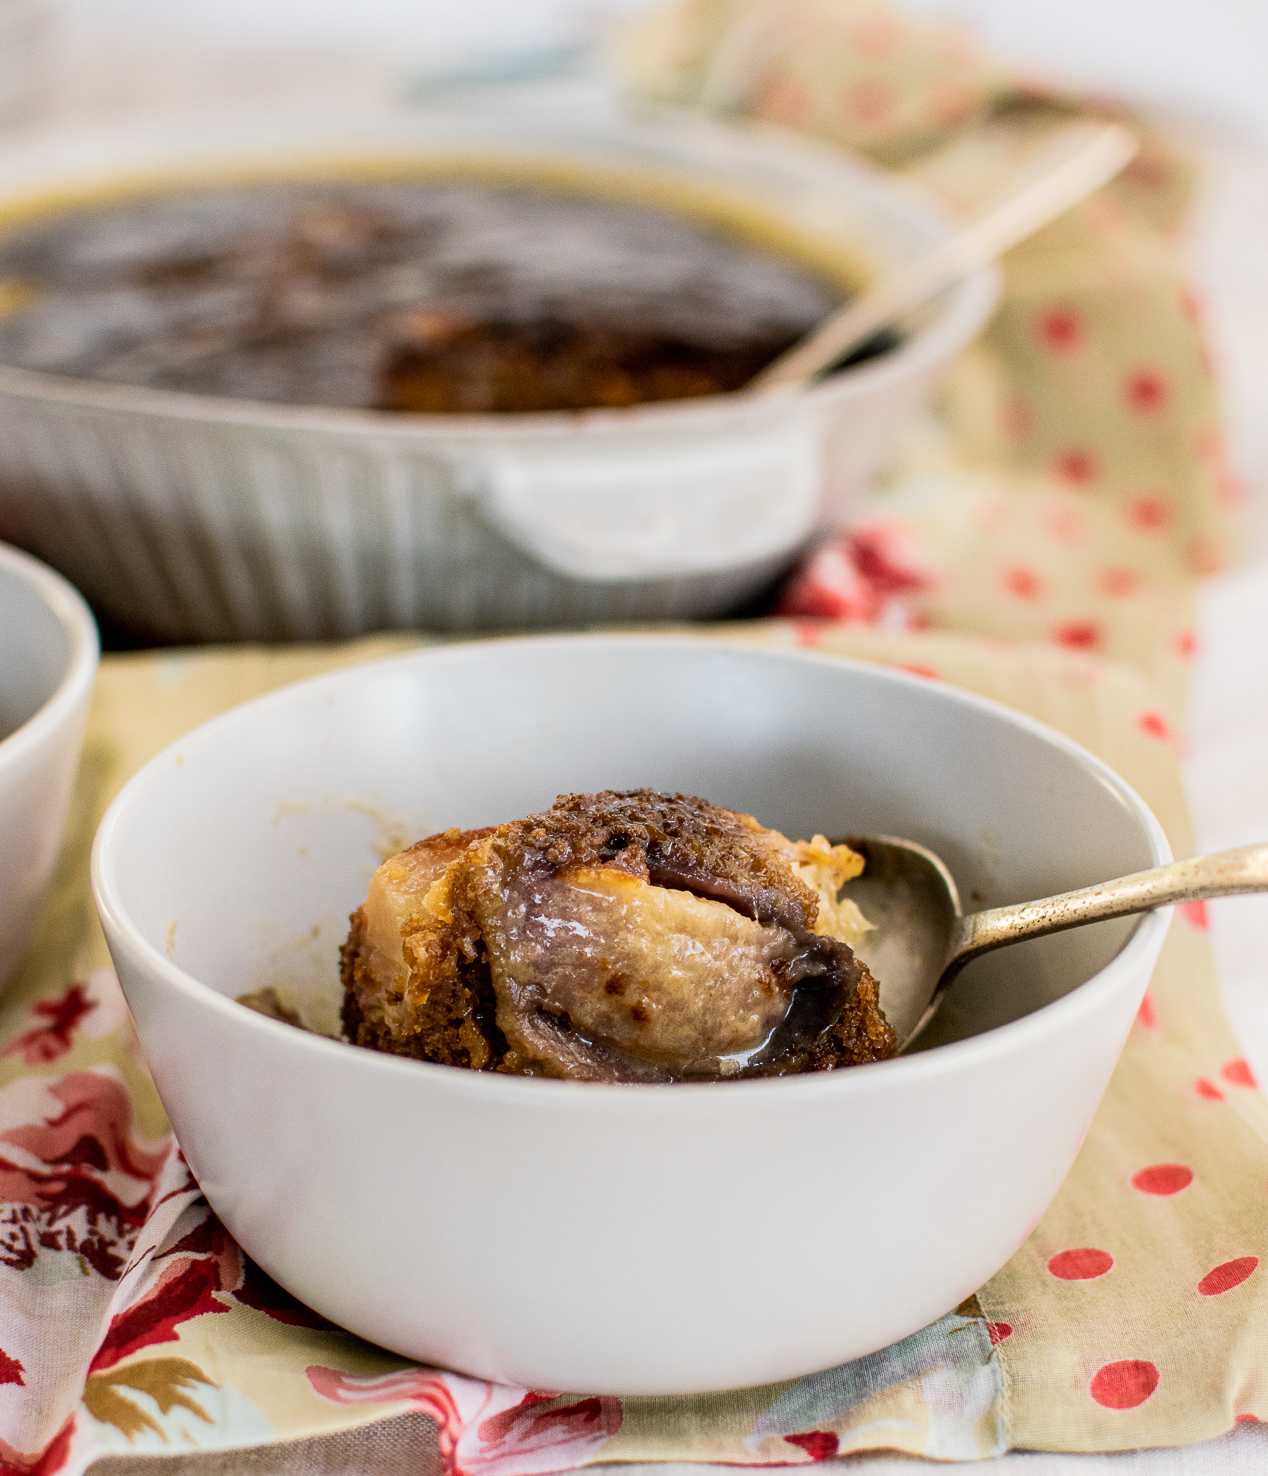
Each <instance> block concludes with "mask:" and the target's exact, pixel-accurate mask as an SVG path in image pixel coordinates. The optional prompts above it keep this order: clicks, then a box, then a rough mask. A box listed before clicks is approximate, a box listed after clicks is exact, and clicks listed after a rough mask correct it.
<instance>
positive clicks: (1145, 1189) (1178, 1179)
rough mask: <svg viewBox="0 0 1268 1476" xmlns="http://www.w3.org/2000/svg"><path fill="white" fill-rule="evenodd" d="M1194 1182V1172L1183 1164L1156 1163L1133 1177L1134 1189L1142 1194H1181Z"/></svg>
mask: <svg viewBox="0 0 1268 1476" xmlns="http://www.w3.org/2000/svg"><path fill="white" fill-rule="evenodd" d="M1192 1182H1193V1170H1192V1169H1191V1168H1187V1167H1186V1166H1185V1165H1184V1164H1182V1163H1155V1164H1151V1165H1150V1167H1149V1168H1143V1169H1141V1170H1140V1171H1139V1172H1138V1173H1134V1174H1133V1175H1132V1188H1134V1189H1139V1190H1140V1192H1141V1193H1142V1194H1157V1195H1161V1196H1165V1195H1169V1194H1179V1193H1180V1191H1181V1190H1182V1189H1187V1188H1188V1187H1189V1185H1190V1184H1192Z"/></svg>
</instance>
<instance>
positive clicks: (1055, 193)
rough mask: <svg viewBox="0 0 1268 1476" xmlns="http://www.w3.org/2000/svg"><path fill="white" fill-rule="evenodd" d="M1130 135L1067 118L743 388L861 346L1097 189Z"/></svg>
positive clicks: (1130, 147)
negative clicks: (931, 242)
mask: <svg viewBox="0 0 1268 1476" xmlns="http://www.w3.org/2000/svg"><path fill="white" fill-rule="evenodd" d="M1137 148H1138V144H1137V140H1136V139H1135V137H1134V136H1133V135H1132V134H1131V133H1129V132H1128V130H1127V129H1126V128H1121V127H1120V126H1119V125H1118V124H1117V123H1105V124H1094V123H1075V124H1071V125H1070V126H1069V127H1067V128H1063V129H1061V130H1060V131H1059V132H1058V133H1057V134H1056V135H1055V136H1054V137H1053V138H1051V139H1049V140H1048V142H1047V143H1046V144H1045V145H1044V147H1042V148H1041V149H1040V150H1039V151H1038V154H1037V156H1036V157H1035V158H1033V159H1032V161H1031V163H1030V165H1029V167H1028V168H1026V169H1024V170H1023V171H1021V172H1020V174H1018V175H1017V176H1015V177H1014V178H1013V179H1012V180H1011V181H1010V182H1009V183H1008V184H1007V185H1006V186H1005V188H1004V189H1003V190H1002V191H1001V192H1000V193H999V194H997V195H996V196H995V197H994V199H993V200H991V201H990V202H988V203H987V204H986V206H984V207H983V209H982V210H981V211H980V213H979V214H978V215H977V216H976V217H974V218H973V219H971V220H970V221H968V222H967V224H965V225H964V226H962V227H961V228H960V229H959V230H957V231H956V232H955V234H954V235H953V236H952V237H951V238H950V239H949V240H947V241H944V242H943V243H942V244H941V245H940V246H936V247H935V248H934V249H933V250H932V251H929V252H926V253H925V255H924V256H921V257H918V258H917V259H916V260H915V261H913V262H911V263H910V264H909V265H907V266H904V267H899V268H898V269H897V270H896V271H892V272H889V273H887V274H886V275H885V276H883V277H882V278H881V279H880V280H879V281H878V282H877V283H876V284H875V286H873V287H872V288H870V289H869V290H868V291H867V292H865V293H863V295H862V296H861V297H856V298H855V299H854V300H853V301H852V302H849V303H847V304H846V306H845V307H843V308H842V309H841V310H840V311H839V312H836V313H834V314H832V315H831V316H830V317H828V318H826V319H825V320H824V321H823V322H822V323H820V324H819V326H818V327H817V328H815V329H813V330H812V331H811V332H810V333H809V334H808V335H807V336H806V337H805V338H803V339H801V340H800V341H799V342H798V343H795V344H794V345H793V346H792V347H791V348H790V349H786V350H785V351H784V352H783V353H782V354H780V355H779V357H778V358H777V359H774V360H772V361H771V363H769V364H767V366H766V367H765V369H763V370H762V371H761V373H760V374H758V375H756V376H755V377H754V378H753V379H751V380H750V381H749V382H748V384H747V385H745V387H744V388H745V391H746V392H748V393H752V392H757V393H762V394H766V393H770V392H772V391H776V390H779V391H785V392H786V391H790V390H794V389H797V388H799V387H800V386H802V385H804V384H807V383H809V381H810V380H812V379H814V378H815V377H816V375H819V374H823V373H825V372H826V371H827V370H829V369H831V368H832V366H833V365H834V364H836V363H838V362H839V361H840V360H841V359H844V358H845V357H846V356H847V355H849V354H850V353H851V352H852V351H853V350H854V349H857V348H861V347H862V345H863V344H864V343H866V342H867V341H868V340H869V339H870V338H872V337H873V335H874V334H876V333H877V332H878V331H879V330H881V329H883V328H888V327H890V326H891V325H892V324H893V323H894V322H895V321H896V320H897V319H899V318H901V317H902V316H903V315H904V314H905V313H908V312H910V311H911V310H912V309H913V308H916V307H919V306H920V305H921V304H922V303H925V302H928V301H929V299H930V298H931V297H934V296H935V295H936V294H937V293H939V292H941V291H942V290H943V289H944V288H947V287H950V286H951V285H952V284H953V283H954V282H956V281H958V280H959V279H960V278H961V277H963V276H965V275H966V274H967V273H969V272H970V271H974V270H975V269H976V268H978V267H981V266H985V265H987V264H988V263H990V262H993V261H995V260H996V259H997V258H998V257H1000V256H1001V255H1003V253H1004V252H1005V251H1007V250H1008V249H1009V247H1011V246H1016V245H1017V244H1018V242H1019V241H1024V240H1025V239H1026V237H1027V236H1030V235H1033V234H1034V233H1035V231H1037V230H1039V228H1040V227H1041V226H1045V225H1047V224H1048V223H1049V222H1050V221H1052V220H1055V219H1056V218H1057V216H1059V215H1061V214H1063V213H1064V212H1065V211H1066V210H1068V209H1070V207H1071V206H1072V205H1077V204H1078V202H1079V201H1080V200H1082V199H1085V198H1086V197H1087V196H1088V195H1090V194H1091V193H1092V192H1093V190H1097V189H1100V187H1101V186H1102V185H1103V184H1105V183H1106V182H1107V181H1108V180H1110V179H1112V178H1113V177H1114V175H1116V174H1117V173H1118V171H1119V170H1120V169H1121V168H1122V167H1123V165H1124V164H1126V163H1127V162H1128V161H1129V160H1130V159H1131V158H1132V157H1133V156H1134V155H1135V153H1136V150H1137Z"/></svg>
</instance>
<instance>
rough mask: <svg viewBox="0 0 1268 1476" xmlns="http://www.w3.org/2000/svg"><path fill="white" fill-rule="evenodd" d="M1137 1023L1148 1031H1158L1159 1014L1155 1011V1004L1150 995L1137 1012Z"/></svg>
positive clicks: (1141, 1003) (1146, 996) (1142, 1001)
mask: <svg viewBox="0 0 1268 1476" xmlns="http://www.w3.org/2000/svg"><path fill="white" fill-rule="evenodd" d="M1136 1020H1137V1023H1138V1024H1140V1025H1143V1026H1144V1028H1145V1029H1146V1030H1157V1028H1158V1014H1157V1011H1156V1010H1155V1009H1154V1002H1153V1000H1152V999H1150V997H1149V996H1148V995H1145V997H1144V999H1142V1000H1141V1002H1140V1008H1139V1009H1138V1010H1137V1011H1136Z"/></svg>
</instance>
